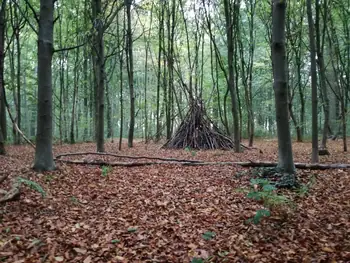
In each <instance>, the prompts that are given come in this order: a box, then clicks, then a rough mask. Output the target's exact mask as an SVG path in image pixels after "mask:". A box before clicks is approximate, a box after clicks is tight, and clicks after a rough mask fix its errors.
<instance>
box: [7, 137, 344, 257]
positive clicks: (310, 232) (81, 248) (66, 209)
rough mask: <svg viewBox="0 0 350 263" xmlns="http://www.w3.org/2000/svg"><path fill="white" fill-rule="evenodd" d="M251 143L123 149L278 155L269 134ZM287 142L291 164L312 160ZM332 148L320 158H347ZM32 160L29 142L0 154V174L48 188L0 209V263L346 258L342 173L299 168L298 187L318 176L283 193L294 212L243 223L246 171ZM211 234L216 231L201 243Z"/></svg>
mask: <svg viewBox="0 0 350 263" xmlns="http://www.w3.org/2000/svg"><path fill="white" fill-rule="evenodd" d="M256 147H257V148H258V149H254V150H250V151H245V152H244V153H241V154H235V153H233V152H224V151H203V152H202V151H200V152H197V153H192V152H190V151H185V150H178V151H173V150H163V149H160V145H155V144H148V145H145V144H144V143H143V142H139V143H136V145H135V147H134V148H133V149H127V147H126V145H125V147H124V150H123V151H122V153H121V154H129V155H135V156H136V155H147V156H159V157H176V158H183V159H184V158H186V159H199V160H207V161H248V160H254V161H259V160H260V161H275V160H276V158H277V143H276V141H275V140H271V141H268V140H264V141H258V142H257V143H256ZM293 147H294V151H295V160H296V161H299V162H309V161H310V156H311V154H310V151H311V145H310V144H309V143H298V144H297V143H294V145H293ZM54 148H55V149H54V151H55V154H59V153H65V152H78V151H79V152H81V151H94V150H95V145H94V144H88V143H84V144H77V145H74V146H71V145H63V146H55V147H54ZM106 150H107V151H109V152H114V153H118V151H117V145H116V144H112V143H108V144H107V146H106ZM260 150H261V151H260ZM330 151H331V153H332V155H331V156H328V157H321V161H322V162H324V163H341V162H344V163H350V156H349V155H348V154H344V153H343V152H342V150H341V142H340V141H338V142H333V141H332V142H330ZM71 158H72V159H74V158H75V159H79V158H80V159H84V158H86V159H89V158H90V159H91V158H100V159H101V158H103V159H105V157H101V156H98V157H96V156H95V157H94V156H81V157H77V156H75V157H71ZM106 159H108V158H106ZM32 160H33V150H32V149H31V148H30V147H27V146H18V147H17V146H10V147H8V155H7V156H5V157H0V165H1V166H0V167H1V172H5V173H10V174H11V177H14V176H22V177H26V178H30V179H32V180H36V181H37V182H39V183H40V184H41V185H42V186H43V188H44V189H45V191H46V192H47V196H46V198H44V199H43V198H42V197H41V195H40V194H38V193H36V192H33V191H32V190H30V189H27V188H24V193H23V195H22V196H21V200H20V201H17V202H11V203H8V204H5V205H2V206H1V207H0V213H1V214H0V220H1V221H0V262H1V261H2V262H84V263H89V262H135V263H136V262H191V260H193V259H194V258H203V259H206V261H204V260H203V261H202V262H350V173H349V171H348V170H347V171H344V170H327V171H308V170H302V171H301V170H299V171H298V176H299V178H300V180H301V181H302V182H304V183H307V182H308V181H309V180H310V178H311V177H312V176H316V183H315V184H314V185H313V186H312V188H311V189H310V190H309V192H308V194H307V195H306V196H305V197H300V195H298V194H296V193H292V192H285V193H284V194H286V195H288V196H289V197H290V198H291V199H292V200H293V201H294V202H295V205H296V206H295V208H294V209H293V210H291V211H289V212H288V214H287V216H285V217H283V218H281V217H278V216H276V217H274V216H272V217H271V218H268V219H265V220H263V221H262V223H261V224H259V225H253V224H246V223H245V221H246V220H247V219H248V218H250V217H251V216H252V215H253V214H254V212H255V211H256V210H257V209H259V205H258V204H257V203H256V202H254V201H252V200H250V199H248V198H246V197H245V194H244V193H242V192H240V191H237V189H239V188H247V187H248V186H249V180H250V174H251V170H250V169H246V168H244V169H243V168H241V167H233V166H202V167H185V166H180V165H176V164H164V165H155V166H145V167H131V168H121V167H114V168H113V169H112V170H110V171H107V176H103V173H104V172H103V171H102V169H101V168H100V167H96V166H88V165H86V166H79V165H67V164H62V163H57V165H58V170H57V171H54V172H48V173H44V174H37V173H35V172H33V171H32V170H31V169H30V167H31V163H32ZM111 160H112V159H111ZM113 161H130V160H122V159H120V160H117V159H115V158H114V159H113ZM139 161H143V160H139ZM244 171H245V173H242V172H244ZM207 231H210V232H214V233H215V234H216V235H215V237H214V238H212V239H211V240H205V239H204V238H203V236H202V234H203V233H205V232H207ZM193 262H195V261H193Z"/></svg>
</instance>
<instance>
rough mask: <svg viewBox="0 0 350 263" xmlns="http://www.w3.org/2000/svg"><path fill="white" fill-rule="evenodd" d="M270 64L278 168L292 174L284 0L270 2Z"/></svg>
mask: <svg viewBox="0 0 350 263" xmlns="http://www.w3.org/2000/svg"><path fill="white" fill-rule="evenodd" d="M272 4H273V6H272V48H271V52H272V63H273V80H274V83H273V86H274V92H275V108H276V123H277V136H278V167H279V168H281V169H283V170H284V171H285V172H286V173H294V170H295V167H294V161H293V152H292V140H291V135H290V127H289V121H288V119H289V118H288V87H287V75H286V74H287V70H286V67H287V63H286V44H285V19H286V6H287V1H286V0H273V2H272Z"/></svg>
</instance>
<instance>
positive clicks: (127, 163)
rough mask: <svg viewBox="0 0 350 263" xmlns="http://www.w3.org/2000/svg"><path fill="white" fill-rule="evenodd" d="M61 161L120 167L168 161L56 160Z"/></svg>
mask: <svg viewBox="0 0 350 263" xmlns="http://www.w3.org/2000/svg"><path fill="white" fill-rule="evenodd" d="M56 161H58V162H62V163H68V164H77V165H97V166H113V167H114V166H121V167H138V166H148V165H155V164H166V163H169V162H105V161H101V160H97V161H72V160H61V159H58V160H56Z"/></svg>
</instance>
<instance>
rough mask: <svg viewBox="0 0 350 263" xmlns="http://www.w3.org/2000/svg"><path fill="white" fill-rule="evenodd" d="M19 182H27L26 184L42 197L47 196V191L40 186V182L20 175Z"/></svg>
mask: <svg viewBox="0 0 350 263" xmlns="http://www.w3.org/2000/svg"><path fill="white" fill-rule="evenodd" d="M18 182H19V183H21V184H25V185H27V186H29V187H30V188H31V189H33V190H35V191H37V192H39V193H40V194H41V196H42V197H45V196H46V192H45V191H44V189H43V188H42V187H41V186H40V184H38V183H37V182H34V181H32V180H28V179H25V178H22V177H18Z"/></svg>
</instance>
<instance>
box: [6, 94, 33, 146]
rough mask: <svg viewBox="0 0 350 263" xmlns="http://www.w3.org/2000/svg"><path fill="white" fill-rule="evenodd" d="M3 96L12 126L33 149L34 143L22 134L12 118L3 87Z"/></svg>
mask: <svg viewBox="0 0 350 263" xmlns="http://www.w3.org/2000/svg"><path fill="white" fill-rule="evenodd" d="M4 98H5V106H6V108H7V112H8V114H9V117H10V119H11V122H12V124H13V126H14V127H15V129H16V131H17V132H18V133H19V134H20V135H21V136H22V138H23V139H24V140H25V141H26V142H27V143H29V145H30V146H32V147H33V148H34V149H35V145H34V144H33V143H32V142H31V141H30V140H29V139H28V138H27V137H26V136H25V135H24V133H23V132H22V131H21V129H20V128H19V127H18V125H17V123H16V122H15V119H14V118H13V116H12V113H11V111H10V106H9V104H8V102H7V99H6V92H5V89H4Z"/></svg>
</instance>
